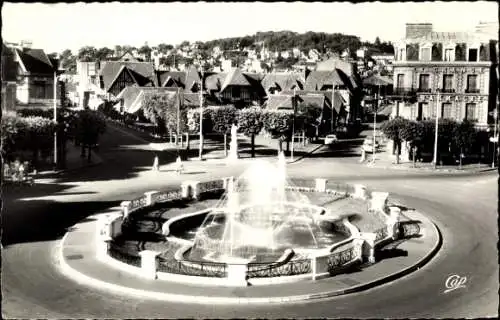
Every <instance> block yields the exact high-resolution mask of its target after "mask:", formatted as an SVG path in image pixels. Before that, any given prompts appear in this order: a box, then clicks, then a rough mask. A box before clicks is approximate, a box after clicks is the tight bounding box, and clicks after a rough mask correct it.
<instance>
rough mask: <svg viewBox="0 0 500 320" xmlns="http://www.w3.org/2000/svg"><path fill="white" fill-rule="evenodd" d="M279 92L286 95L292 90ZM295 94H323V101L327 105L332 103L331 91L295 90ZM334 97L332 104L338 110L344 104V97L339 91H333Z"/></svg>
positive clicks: (291, 93)
mask: <svg viewBox="0 0 500 320" xmlns="http://www.w3.org/2000/svg"><path fill="white" fill-rule="evenodd" d="M281 94H288V95H293V90H289V91H283V92H282V93H281ZM295 94H297V95H299V96H301V97H303V96H310V95H323V96H324V97H325V101H326V103H327V105H328V106H331V104H332V91H331V90H330V91H312V90H296V91H295ZM334 99H335V104H334V105H333V108H334V109H335V111H337V112H339V111H340V109H341V108H342V106H344V105H345V104H346V101H345V99H344V97H342V94H340V92H339V91H335V93H334Z"/></svg>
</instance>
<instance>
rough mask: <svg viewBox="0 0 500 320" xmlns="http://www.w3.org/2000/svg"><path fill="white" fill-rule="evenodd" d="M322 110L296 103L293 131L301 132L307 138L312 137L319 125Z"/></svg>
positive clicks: (312, 105) (310, 105)
mask: <svg viewBox="0 0 500 320" xmlns="http://www.w3.org/2000/svg"><path fill="white" fill-rule="evenodd" d="M322 114H323V109H322V108H321V107H320V106H318V105H314V104H304V103H298V104H297V108H296V113H295V130H296V131H299V130H302V131H304V132H305V134H306V136H307V137H314V136H316V133H317V128H318V127H319V125H320V124H321V117H322Z"/></svg>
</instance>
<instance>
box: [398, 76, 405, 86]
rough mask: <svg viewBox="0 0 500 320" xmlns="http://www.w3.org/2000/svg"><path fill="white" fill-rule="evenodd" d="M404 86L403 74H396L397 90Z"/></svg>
mask: <svg viewBox="0 0 500 320" xmlns="http://www.w3.org/2000/svg"><path fill="white" fill-rule="evenodd" d="M404 86H405V75H404V74H398V82H397V87H398V88H403V87H404Z"/></svg>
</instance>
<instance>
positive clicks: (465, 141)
mask: <svg viewBox="0 0 500 320" xmlns="http://www.w3.org/2000/svg"><path fill="white" fill-rule="evenodd" d="M476 137H477V131H476V129H475V128H474V123H472V122H470V121H467V120H465V121H463V122H461V123H459V124H458V125H457V126H456V127H455V128H454V130H453V137H452V144H453V147H454V149H456V150H457V151H460V154H459V159H460V168H462V155H464V154H466V153H468V151H469V149H470V148H471V147H472V146H473V144H474V142H475V140H476Z"/></svg>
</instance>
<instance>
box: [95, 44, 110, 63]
mask: <svg viewBox="0 0 500 320" xmlns="http://www.w3.org/2000/svg"><path fill="white" fill-rule="evenodd" d="M113 53H114V52H113V50H111V49H109V48H107V47H104V48H100V49H98V50H97V51H96V53H95V58H96V59H97V60H101V61H102V60H106V59H107V58H108V57H109V56H112V55H113Z"/></svg>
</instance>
